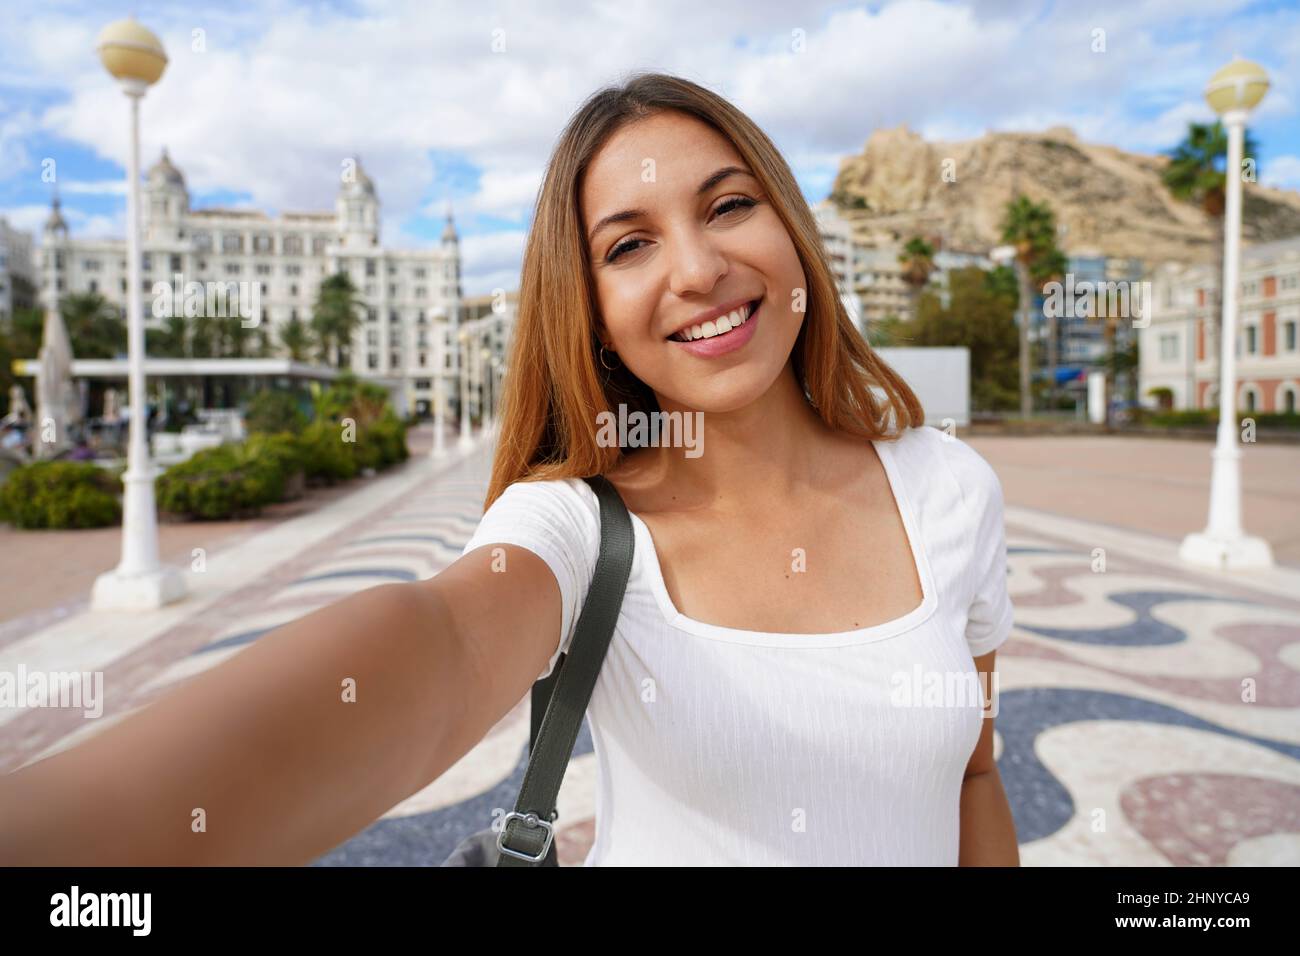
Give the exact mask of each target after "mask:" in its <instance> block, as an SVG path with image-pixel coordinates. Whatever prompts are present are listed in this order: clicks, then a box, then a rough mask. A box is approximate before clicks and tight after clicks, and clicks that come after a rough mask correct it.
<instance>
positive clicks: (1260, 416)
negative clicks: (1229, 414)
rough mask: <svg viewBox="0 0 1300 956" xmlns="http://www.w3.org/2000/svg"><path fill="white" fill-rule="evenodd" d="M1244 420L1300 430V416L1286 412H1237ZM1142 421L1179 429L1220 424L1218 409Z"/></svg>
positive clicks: (1152, 415) (1186, 411)
mask: <svg viewBox="0 0 1300 956" xmlns="http://www.w3.org/2000/svg"><path fill="white" fill-rule="evenodd" d="M1244 418H1250V419H1253V420H1254V422H1255V425H1256V426H1258V427H1260V428H1300V415H1287V414H1286V413H1284V412H1243V411H1238V412H1237V421H1238V422H1240V421H1241V420H1242V419H1244ZM1142 421H1143V422H1144V423H1145V424H1148V425H1159V426H1162V427H1168V428H1177V427H1181V426H1189V425H1193V426H1194V425H1217V424H1219V410H1218V409H1217V408H1189V409H1184V410H1182V411H1171V412H1150V413H1148V414H1146V415H1145V416H1143V419H1142Z"/></svg>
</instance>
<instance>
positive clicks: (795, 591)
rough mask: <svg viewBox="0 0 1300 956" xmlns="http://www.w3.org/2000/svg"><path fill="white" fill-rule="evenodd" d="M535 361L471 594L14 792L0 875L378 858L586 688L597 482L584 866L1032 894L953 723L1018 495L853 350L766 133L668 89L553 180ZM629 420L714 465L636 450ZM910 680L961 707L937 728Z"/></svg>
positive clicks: (252, 674) (274, 656) (516, 352)
mask: <svg viewBox="0 0 1300 956" xmlns="http://www.w3.org/2000/svg"><path fill="white" fill-rule="evenodd" d="M511 349H512V352H511V359H510V367H509V371H508V373H507V375H506V377H505V396H504V404H503V419H502V426H501V434H500V437H499V439H498V441H497V451H496V458H495V460H494V462H493V468H492V476H491V483H490V486H489V488H488V491H487V497H486V501H485V509H486V510H485V513H484V515H483V516H482V519H481V521H480V522H479V525H478V527H477V529H476V530H475V532H474V534H473V536H472V537H471V538H470V540H469V541H468V542H467V543H466V544H465V546H464V549H463V551H462V554H461V556H460V558H459V559H458V560H456V561H454V562H453V563H452V564H451V565H450V566H448V567H446V568H444V569H443V570H442V571H440V572H439V573H437V574H436V575H434V576H433V577H431V578H429V579H427V580H425V581H418V582H412V583H409V584H392V585H384V586H380V587H376V588H370V589H367V590H364V591H362V592H360V593H358V594H354V595H352V596H350V597H348V598H345V599H344V600H342V601H338V602H336V603H335V604H332V605H329V606H327V607H324V608H320V609H318V610H316V611H314V612H312V613H311V614H308V615H306V616H304V617H302V618H300V619H298V620H296V621H293V622H290V623H289V624H286V625H284V626H282V627H280V628H277V629H275V630H274V631H272V632H270V633H269V634H266V635H264V636H263V637H261V638H260V639H259V640H257V641H256V642H255V643H254V644H253V645H252V646H251V647H249V648H248V649H246V650H244V651H241V652H240V653H238V654H236V655H234V656H233V657H231V658H230V659H229V660H226V661H224V662H222V663H221V664H218V665H217V666H215V667H213V668H212V669H210V670H209V671H206V672H204V673H202V674H199V675H197V676H196V677H194V678H192V679H190V680H189V681H187V682H186V683H185V684H184V685H183V686H180V687H178V688H177V689H175V690H173V691H172V692H171V693H169V694H165V695H164V696H163V697H161V698H160V699H159V700H158V701H157V702H155V703H153V704H151V705H149V706H147V707H144V708H141V710H140V711H138V712H135V713H132V714H130V715H128V716H127V717H126V718H125V719H124V720H122V721H121V722H120V723H118V724H115V725H114V726H112V727H109V728H107V729H106V730H104V731H102V732H101V733H100V734H98V735H96V736H94V737H92V738H90V739H89V740H87V741H85V742H83V743H81V744H80V745H77V746H74V747H71V748H69V749H67V750H65V751H62V752H60V753H57V754H55V755H54V756H52V757H49V758H46V759H44V760H41V761H38V762H36V763H34V764H32V765H29V766H27V767H24V768H22V769H21V770H19V771H17V772H16V773H14V774H11V775H8V776H6V777H0V862H7V863H37V864H46V865H56V864H66V863H82V864H87V863H89V864H119V865H120V864H137V865H139V864H155V863H156V864H164V865H177V864H186V863H195V862H199V863H208V864H223V863H243V864H248V863H301V862H308V861H311V860H313V859H315V858H316V857H318V856H319V855H320V854H321V853H323V852H324V851H326V850H328V849H329V848H331V847H333V846H335V845H337V844H338V843H339V842H341V841H342V840H343V839H345V838H346V837H348V836H349V835H351V834H354V833H356V832H357V831H359V830H360V829H361V828H363V827H364V826H366V825H368V824H369V823H370V822H372V821H373V820H375V819H376V818H377V817H378V816H380V815H381V814H383V813H384V812H385V811H387V810H389V809H390V808H392V807H393V806H394V805H395V804H396V803H398V802H399V801H401V800H402V799H404V798H406V797H408V796H410V795H411V794H412V793H414V792H415V791H417V790H419V789H421V788H423V787H425V786H427V785H428V784H429V783H430V782H431V781H432V780H434V779H436V778H438V777H439V776H440V775H441V774H443V773H444V772H445V771H446V770H447V769H448V768H450V767H452V766H453V765H455V764H456V763H457V762H458V761H459V760H461V758H462V757H464V756H465V754H467V753H468V752H469V751H470V750H471V749H472V748H473V747H474V746H475V745H476V744H477V743H478V742H479V741H481V740H482V739H483V738H484V737H485V735H487V734H488V732H489V731H491V730H492V728H493V727H495V726H496V725H497V724H498V723H499V722H500V721H501V720H502V719H503V718H504V717H505V716H506V715H507V714H509V713H510V712H511V710H512V709H513V708H514V707H515V706H516V705H517V704H518V703H519V701H520V700H521V698H523V696H524V695H525V694H526V693H527V692H528V690H529V688H530V687H531V686H532V685H533V684H534V683H535V682H536V681H538V680H539V679H540V678H542V677H547V676H549V675H551V674H552V672H553V671H555V670H556V669H557V668H563V666H564V665H563V661H562V658H563V657H564V656H566V654H567V650H568V648H569V647H570V646H571V642H572V640H573V638H574V634H575V632H576V630H577V626H576V625H577V623H578V621H579V619H580V617H582V612H583V609H584V603H585V601H586V598H587V596H588V592H589V591H595V593H596V594H597V595H600V596H603V597H606V598H608V597H609V592H608V590H607V587H608V585H609V579H608V578H607V577H606V578H602V579H601V585H600V587H599V588H597V587H596V586H594V585H593V584H592V578H593V574H594V571H595V568H596V565H597V562H598V559H599V557H600V552H601V515H602V511H601V505H600V502H599V501H598V500H597V495H596V492H595V490H593V488H592V487H591V486H590V485H588V483H587V482H585V481H584V480H583V479H584V478H586V477H590V476H595V475H603V476H604V477H605V479H606V480H607V481H608V483H609V484H610V485H611V486H612V487H613V489H614V490H615V491H616V492H617V494H618V495H619V496H620V497H621V498H622V501H623V503H624V504H625V505H626V506H627V509H628V511H629V512H630V514H631V522H630V524H631V532H632V539H633V549H632V561H631V567H630V570H629V573H628V577H627V582H626V589H625V591H624V592H623V597H622V603H621V605H618V609H619V610H618V615H617V621H616V623H615V626H614V629H613V633H612V636H611V638H610V641H609V644H608V648H607V650H606V652H605V656H604V658H603V663H601V665H600V668H599V670H598V671H594V669H587V670H585V671H583V670H582V667H583V666H585V662H584V663H583V664H580V666H579V667H578V669H576V670H575V671H569V672H568V674H574V673H576V674H578V679H579V680H581V679H582V674H583V673H586V674H587V675H592V674H593V673H594V674H595V680H596V683H595V686H594V689H593V691H592V695H591V697H590V700H589V703H588V706H587V710H586V716H587V718H588V720H589V723H590V726H591V730H592V739H593V741H594V744H595V752H596V763H597V769H598V782H597V789H596V793H597V798H596V800H597V803H596V832H595V841H594V843H593V844H592V846H591V847H590V849H589V851H588V852H587V855H586V859H585V863H586V864H587V865H592V866H595V865H616V864H643V865H644V864H667V865H673V864H676V865H729V864H740V865H791V864H795V865H798V864H804V865H808V864H811V865H918V864H920V865H952V864H958V863H960V864H963V865H969V864H1008V863H1010V864H1014V863H1016V862H1017V861H1018V857H1017V851H1016V839H1015V830H1014V827H1013V825H1012V820H1011V814H1010V810H1009V808H1008V805H1007V800H1006V796H1005V794H1004V792H1003V788H1002V784H1001V781H1000V779H999V777H998V771H997V765H996V763H995V762H994V760H993V716H992V714H991V713H986V712H982V710H981V706H980V705H981V701H980V700H979V699H978V698H977V699H975V700H974V701H973V702H972V698H971V696H970V695H969V694H968V693H967V692H966V690H965V689H966V688H968V687H969V686H971V683H972V681H971V680H970V678H980V680H979V683H980V684H981V686H982V685H983V684H984V683H985V681H984V680H983V678H987V677H988V675H990V674H991V672H992V669H993V660H994V652H995V651H996V649H997V648H998V647H999V646H1000V645H1001V643H1002V642H1003V641H1004V640H1006V638H1007V636H1008V634H1009V633H1010V631H1011V627H1012V607H1011V602H1010V599H1009V597H1008V593H1007V585H1006V576H1007V566H1006V543H1005V537H1004V534H1003V527H1002V493H1001V487H1000V485H999V483H998V480H997V476H996V475H995V474H994V472H993V470H992V469H991V468H990V467H989V466H988V464H987V463H986V462H984V460H983V459H982V458H980V457H979V455H977V454H976V453H975V451H974V450H973V449H971V448H970V447H969V446H968V445H966V444H965V443H964V442H962V441H960V440H958V439H956V438H954V437H952V436H950V435H947V434H944V433H941V432H939V431H936V430H935V429H932V428H927V427H925V426H924V425H923V414H922V409H921V407H920V405H919V403H918V402H917V399H916V397H915V396H914V395H913V394H912V391H911V390H910V389H909V388H908V387H907V385H906V384H905V383H904V382H903V380H902V379H901V378H899V376H898V375H896V374H895V373H894V372H893V371H892V370H890V369H889V368H888V367H887V366H886V365H885V364H884V363H883V362H882V361H881V360H880V359H879V357H877V356H876V354H875V353H874V352H873V351H872V350H871V348H870V347H869V346H868V344H867V343H866V342H865V341H864V340H863V338H862V336H861V335H860V334H859V333H858V331H857V329H856V328H854V326H853V324H852V323H851V322H850V320H849V318H848V315H847V314H846V312H845V310H844V307H843V305H842V304H841V302H840V298H839V295H838V294H837V291H836V288H835V283H834V281H833V278H832V275H831V272H830V269H829V268H828V265H827V260H826V255H825V251H824V249H823V248H822V245H821V241H820V238H819V236H818V232H817V228H816V226H815V223H814V220H813V217H812V214H811V213H810V211H809V209H808V207H807V204H806V203H805V202H804V201H803V199H802V197H801V195H800V194H799V190H798V188H797V187H796V185H795V181H794V177H793V175H792V174H791V172H790V169H789V167H788V166H787V165H786V163H785V161H784V160H783V159H782V158H781V156H780V154H779V153H778V152H777V151H776V149H775V147H774V146H773V145H772V143H771V142H770V141H769V140H768V138H767V137H766V136H765V135H764V134H763V133H762V132H761V131H760V130H759V129H758V127H757V126H755V125H754V124H753V122H752V121H750V120H749V119H748V118H747V117H745V116H744V114H742V113H741V112H740V111H739V110H737V109H736V108H735V107H734V106H732V105H731V104H729V103H727V102H726V101H725V100H724V99H722V98H721V97H719V96H717V95H715V94H713V93H711V92H709V91H708V90H706V89H704V88H702V87H700V86H697V85H695V84H693V83H690V82H688V81H686V80H682V79H679V78H676V77H672V76H665V75H662V74H648V75H642V76H637V77H634V78H633V79H631V80H630V81H629V82H628V83H627V84H625V85H623V86H621V87H617V88H612V89H606V90H601V91H600V92H598V93H597V94H596V95H594V96H593V97H592V98H591V99H590V100H588V101H587V102H586V103H585V104H584V105H583V106H582V107H581V108H580V109H579V111H578V112H577V114H576V115H575V116H574V118H573V119H572V121H571V122H570V123H569V125H568V127H567V128H566V129H565V130H564V132H563V134H562V136H561V137H560V141H559V144H558V146H557V147H556V150H555V154H554V156H553V157H552V159H551V161H550V163H549V164H548V166H547V170H546V176H545V180H544V183H543V185H542V189H541V194H540V195H539V197H538V201H537V208H536V214H535V218H534V223H533V226H532V230H531V232H530V235H529V239H528V244H527V249H526V252H525V256H524V265H523V276H522V284H521V294H520V308H519V317H518V320H517V322H516V326H515V331H514V338H513V344H512V346H511ZM607 354H614V355H616V356H617V359H618V361H617V362H616V363H614V364H611V363H610V362H609V361H608V360H607V357H606V356H607ZM615 407H617V409H618V411H617V413H616V415H615V413H614V412H613V409H614V408H615ZM638 413H639V414H638ZM611 416H613V417H615V418H616V419H617V420H619V421H626V420H635V421H641V420H643V419H651V418H653V420H654V421H656V422H658V421H659V420H660V418H661V417H662V418H663V419H665V420H667V421H670V422H671V421H692V422H695V421H698V422H701V423H702V431H701V433H700V434H699V435H695V434H693V432H694V431H695V430H696V429H691V432H692V434H691V435H690V438H691V442H690V445H691V447H690V448H687V449H683V448H681V447H677V445H679V444H681V443H675V442H668V443H662V442H652V443H650V444H645V443H642V442H638V443H637V444H635V445H632V444H629V443H628V440H627V439H626V438H625V437H623V436H626V435H627V434H628V430H627V429H623V428H620V429H618V433H619V437H618V440H617V441H610V440H609V434H610V433H612V432H613V431H614V429H612V428H610V427H609V426H608V422H609V421H610V420H611ZM643 431H644V429H641V428H633V429H631V433H632V434H639V433H641V432H643ZM705 437H707V439H708V443H707V445H705V444H704V443H703V440H704V438H705ZM692 450H699V451H701V452H703V453H701V454H692V453H691V451H692ZM597 484H601V483H597ZM602 490H607V489H604V487H603V485H602ZM607 633H608V632H607ZM575 663H578V662H576V661H575ZM560 676H561V678H563V677H564V676H566V672H565V670H563V669H561V670H560ZM953 678H956V680H954V679H953ZM900 681H902V682H905V683H908V684H909V686H910V685H911V684H915V685H916V686H925V687H927V688H928V687H931V686H934V687H938V688H940V689H941V690H946V689H947V688H951V687H954V686H955V687H956V688H957V689H958V690H959V691H961V692H960V693H958V694H957V696H956V697H955V698H948V697H945V696H944V694H943V693H940V694H939V695H938V696H937V697H934V696H932V695H931V694H929V693H928V692H927V694H926V695H925V697H924V701H923V705H922V706H916V705H915V704H914V702H911V701H900V700H899V699H898V696H897V694H896V690H897V688H898V686H899V684H900ZM560 683H561V684H563V683H564V681H563V680H561V681H560ZM341 686H343V687H354V688H359V689H360V693H359V696H352V695H350V694H343V695H341V694H340V687H341ZM994 686H996V685H994ZM985 702H987V703H991V701H985ZM570 703H572V701H568V700H567V699H566V700H562V701H561V704H560V707H561V708H564V707H566V706H567V704H570ZM550 709H555V708H554V707H552V708H550ZM550 709H548V713H549V712H550ZM533 769H534V768H532V767H530V774H531V773H532V772H533ZM539 772H540V773H541V774H542V775H543V776H553V775H554V774H555V773H556V772H557V768H556V767H554V766H551V767H549V768H546V769H543V770H542V771H539ZM92 786H93V788H94V791H95V794H96V798H97V799H96V800H95V801H93V802H91V803H90V804H89V805H88V804H86V801H85V800H84V794H85V793H86V792H87V789H88V788H90V787H92ZM523 809H524V810H526V811H528V812H527V813H524V814H521V815H518V816H515V817H513V818H512V819H515V820H520V819H522V820H524V821H527V823H526V825H527V826H528V827H530V828H531V830H532V831H537V830H539V829H540V830H544V831H546V833H547V834H548V835H549V834H552V833H553V829H552V828H551V827H550V826H549V825H544V824H542V823H541V822H540V821H541V820H542V817H543V816H544V815H546V814H547V809H546V808H533V807H524V808H523ZM200 811H201V814H202V816H203V819H204V820H207V819H209V818H210V819H211V820H212V821H214V825H213V826H212V827H211V828H210V829H209V828H207V827H206V826H205V827H204V828H202V829H199V828H196V827H194V826H192V821H193V819H194V815H195V814H196V813H199V812H200ZM551 819H554V817H552V818H551ZM487 822H488V821H486V820H485V821H484V825H486V824H487ZM524 825H525V824H524V823H515V824H514V825H513V826H514V830H513V831H508V832H507V835H513V834H514V833H517V832H518V829H519V827H521V826H524ZM560 825H561V826H563V825H564V824H563V822H561V824H560ZM526 836H527V838H528V839H529V840H532V841H536V839H537V838H538V834H537V833H536V832H530V833H529V834H526ZM547 847H549V848H550V850H549V852H550V856H549V857H547V859H549V860H552V861H554V860H555V858H556V856H555V847H556V844H555V843H551V842H549V840H548V842H547ZM542 852H543V853H545V852H547V851H546V850H545V849H543V851H542Z"/></svg>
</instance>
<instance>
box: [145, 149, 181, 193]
mask: <svg viewBox="0 0 1300 956" xmlns="http://www.w3.org/2000/svg"><path fill="white" fill-rule="evenodd" d="M149 185H151V186H179V187H180V188H181V189H184V188H185V177H184V176H182V175H181V171H180V170H179V169H177V168H176V167H175V166H173V165H172V161H171V157H169V156H168V155H167V147H165V146H164V147H163V151H162V156H161V157H160V158H159V159H158V162H156V163H154V164H153V165H152V166H150V167H149Z"/></svg>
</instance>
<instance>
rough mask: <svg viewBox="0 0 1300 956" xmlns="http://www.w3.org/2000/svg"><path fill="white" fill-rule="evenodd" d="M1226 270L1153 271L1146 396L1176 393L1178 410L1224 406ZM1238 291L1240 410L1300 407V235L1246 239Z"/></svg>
mask: <svg viewBox="0 0 1300 956" xmlns="http://www.w3.org/2000/svg"><path fill="white" fill-rule="evenodd" d="M1219 275H1221V273H1219V272H1218V270H1217V269H1216V270H1215V273H1214V274H1212V273H1211V272H1210V268H1209V266H1208V265H1192V266H1188V265H1182V264H1178V263H1170V264H1166V265H1162V266H1160V267H1158V268H1157V269H1156V270H1155V272H1154V274H1153V276H1152V290H1151V291H1152V298H1153V299H1154V305H1155V308H1154V314H1153V316H1152V318H1151V322H1150V324H1149V326H1148V327H1147V328H1144V329H1141V330H1140V336H1141V337H1140V339H1139V343H1140V346H1139V348H1140V356H1141V358H1140V361H1141V367H1140V373H1139V374H1140V389H1141V397H1142V398H1143V400H1144V401H1145V402H1147V403H1152V404H1154V400H1153V399H1152V398H1151V397H1150V395H1149V393H1150V390H1151V389H1153V388H1166V389H1169V391H1170V393H1172V399H1173V402H1172V405H1173V407H1174V408H1176V409H1191V408H1217V407H1218V402H1219V397H1218V389H1217V385H1216V381H1217V371H1218V348H1219V345H1218V342H1216V341H1215V332H1216V322H1215V315H1214V313H1215V305H1214V302H1215V294H1214V293H1215V288H1216V281H1215V280H1216V278H1218V276H1219ZM1237 295H1238V298H1237V341H1236V365H1237V409H1238V411H1242V412H1283V413H1285V412H1291V413H1294V412H1295V411H1296V410H1297V408H1300V236H1296V237H1293V238H1290V239H1279V240H1277V241H1275V242H1266V243H1259V244H1256V245H1251V246H1245V247H1243V248H1242V250H1241V276H1240V288H1239V289H1238V293H1237Z"/></svg>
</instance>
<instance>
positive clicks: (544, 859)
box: [441, 475, 634, 866]
mask: <svg viewBox="0 0 1300 956" xmlns="http://www.w3.org/2000/svg"><path fill="white" fill-rule="evenodd" d="M583 481H585V482H587V484H589V485H590V486H591V488H592V490H593V491H595V492H596V496H597V497H598V498H599V499H600V558H599V559H598V560H597V562H596V570H595V573H594V574H593V575H592V579H591V586H590V588H589V589H588V591H587V599H586V601H585V602H584V604H583V608H582V614H581V615H580V616H579V618H578V624H577V629H576V630H575V631H574V634H573V642H572V643H571V644H570V645H569V651H568V653H567V654H561V655H560V656H559V658H558V659H557V660H556V663H555V669H554V670H553V671H552V672H551V673H550V674H548V675H547V676H546V677H545V678H543V679H542V680H539V681H537V682H536V683H534V684H533V689H532V700H531V702H530V708H531V712H530V728H529V735H528V769H527V771H526V772H525V773H524V782H523V785H522V786H521V787H520V788H519V797H518V799H517V800H516V801H515V808H514V810H512V811H511V812H510V813H507V814H506V815H505V816H504V817H503V818H502V819H501V821H500V829H499V830H497V829H494V828H491V827H489V828H488V829H486V830H480V831H479V832H477V833H475V834H473V835H471V836H468V837H466V838H465V839H464V840H462V841H461V842H460V843H459V844H458V845H457V846H456V849H455V850H453V851H452V854H451V856H449V857H447V859H446V860H445V861H443V863H442V864H441V865H442V866H559V861H558V860H557V858H556V851H555V846H554V838H555V819H556V817H558V816H559V812H558V811H557V810H556V808H555V803H556V800H557V799H558V797H559V793H560V784H561V782H562V781H563V780H564V772H565V770H567V769H568V766H569V758H570V757H571V756H572V755H573V745H574V744H575V743H576V742H577V739H578V731H579V730H580V729H581V728H582V718H583V715H584V714H585V713H586V710H587V704H588V702H589V701H590V700H591V692H592V690H594V689H595V686H596V678H597V677H598V676H599V675H600V667H601V664H602V663H603V662H604V660H605V651H606V650H607V649H608V648H609V642H610V638H611V637H612V636H613V634H614V625H615V623H616V622H617V621H618V612H619V608H620V607H622V604H623V593H624V591H626V589H627V581H628V577H629V575H630V574H631V572H632V552H633V540H634V536H633V533H632V521H631V518H629V516H628V512H627V507H626V506H625V505H624V504H623V499H622V497H620V495H619V493H618V491H617V490H616V489H615V488H614V486H613V485H612V484H610V483H609V481H608V480H607V479H606V478H605V477H604V476H602V475H594V476H592V477H590V478H584V479H583Z"/></svg>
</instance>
